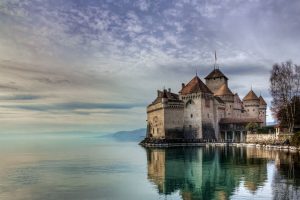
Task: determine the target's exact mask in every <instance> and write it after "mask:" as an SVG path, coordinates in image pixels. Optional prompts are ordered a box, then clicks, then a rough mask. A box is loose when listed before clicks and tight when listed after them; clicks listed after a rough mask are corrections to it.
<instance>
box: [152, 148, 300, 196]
mask: <svg viewBox="0 0 300 200" xmlns="http://www.w3.org/2000/svg"><path fill="white" fill-rule="evenodd" d="M147 162H148V179H149V180H150V181H151V182H152V183H154V184H155V185H156V186H157V189H158V192H159V194H162V195H169V194H172V193H174V192H177V191H179V194H180V196H181V198H182V199H184V200H190V199H229V198H230V196H232V195H233V193H234V192H235V191H236V190H237V188H238V187H239V186H240V185H241V184H242V186H243V187H244V188H245V189H246V190H247V191H248V192H250V193H252V194H255V193H256V192H257V190H258V188H260V187H263V186H264V185H265V184H266V183H267V182H272V183H271V184H272V185H273V186H274V187H273V188H272V190H273V193H274V196H276V197H277V198H280V197H283V196H286V195H288V196H289V195H292V196H291V197H295V195H296V196H297V195H298V194H299V187H298V186H299V184H297V183H299V180H300V167H299V154H291V153H290V154H289V153H282V152H281V153H280V152H279V151H266V150H259V149H256V148H236V147H204V148H197V147H188V148H187V147H185V148H166V149H154V148H149V149H147ZM267 164H269V165H274V166H276V167H275V168H276V173H275V172H274V173H275V175H274V178H272V177H271V179H270V178H269V180H268V167H267V166H268V165H267ZM276 178H277V179H278V183H277V182H274V180H275V181H276ZM273 179H274V180H273ZM282 180H285V181H282ZM289 182H291V184H290V186H291V187H290V188H289V185H288V183H289ZM282 184H284V185H282ZM283 188H284V189H283Z"/></svg>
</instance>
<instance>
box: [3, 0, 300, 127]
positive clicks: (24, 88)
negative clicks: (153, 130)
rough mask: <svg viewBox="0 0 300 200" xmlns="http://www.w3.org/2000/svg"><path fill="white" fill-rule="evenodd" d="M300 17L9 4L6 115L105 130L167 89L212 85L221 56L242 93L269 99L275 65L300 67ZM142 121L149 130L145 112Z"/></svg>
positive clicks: (160, 7) (243, 5)
mask: <svg viewBox="0 0 300 200" xmlns="http://www.w3.org/2000/svg"><path fill="white" fill-rule="evenodd" d="M299 8H300V3H299V1H296V0H291V1H289V3H286V1H284V0H278V1H276V2H274V1H253V0H246V1H223V0H214V1H202V0H198V1H194V0H185V1H173V0H170V1H148V0H135V1H130V2H129V1H127V0H125V1H118V2H116V1H110V0H107V1H101V2H100V1H72V0H65V1H50V0H33V1H29V0H25V1H19V0H13V1H7V0H4V1H1V2H0V18H1V20H0V73H1V80H0V90H1V92H2V94H1V95H2V97H3V98H4V99H2V100H1V103H2V109H3V110H1V111H3V112H6V113H7V112H9V111H8V110H7V109H8V108H11V109H13V106H16V107H15V108H16V109H18V110H17V111H16V113H18V114H15V118H18V117H19V118H20V119H22V120H24V118H25V117H24V116H27V117H28V118H30V117H32V121H34V118H35V120H36V121H38V120H39V119H40V116H38V115H36V113H34V111H44V112H43V114H45V113H47V112H48V111H49V117H48V118H47V116H46V115H43V117H44V118H47V119H49V120H50V119H51V120H53V118H54V117H53V115H51V113H50V111H51V112H52V113H53V112H57V110H60V109H61V110H64V114H65V115H66V116H68V117H69V116H73V115H76V117H79V116H78V115H81V117H82V118H76V117H74V116H73V117H74V119H73V118H72V120H74V121H76V120H78V123H83V122H85V123H86V121H87V120H84V119H88V120H89V122H90V123H95V124H97V123H98V121H99V120H100V121H105V120H104V117H103V116H104V115H106V114H107V113H101V112H102V111H99V113H96V110H97V109H104V110H109V109H115V110H123V111H125V110H127V109H135V108H137V107H135V106H134V105H131V104H132V102H134V103H133V104H135V103H136V102H143V103H141V105H142V104H146V103H144V102H151V101H152V100H153V98H154V96H155V91H156V89H158V88H162V87H163V86H165V87H171V88H172V89H173V91H177V90H179V88H180V84H181V82H187V81H189V80H190V79H191V78H192V77H193V76H194V75H195V71H196V69H198V74H200V75H201V77H205V76H206V75H207V74H208V73H209V72H210V70H211V69H212V66H213V63H214V55H213V52H214V50H217V55H218V64H219V66H220V68H221V70H222V71H223V72H224V73H225V74H226V75H227V76H228V77H229V78H230V82H229V84H230V87H231V88H233V89H234V90H235V92H238V93H239V94H241V95H244V94H245V93H246V92H247V90H248V88H249V87H250V85H251V84H253V87H254V88H257V90H259V91H263V94H264V95H266V97H269V94H268V92H267V90H268V89H267V88H268V78H267V77H268V76H269V70H270V69H271V66H272V64H273V63H274V62H282V61H285V60H288V59H291V60H293V61H294V62H295V63H300V60H299V59H300V58H299V56H298V55H299V45H300V37H299V35H300V34H299V32H300V25H299V24H300V23H299V21H300V17H299V16H300V9H299ZM22 95H25V96H22ZM5 98H6V99H5ZM14 98H15V99H14ZM31 98H32V99H31ZM14 100H15V101H24V104H21V103H20V102H19V104H13V103H12V101H14ZM30 101H34V104H30V103H29V102H30ZM78 102H79V103H78ZM105 102H113V104H112V105H109V104H106V103H105ZM119 102H122V103H121V104H119ZM15 103H16V102H15ZM114 103H116V105H115V104H114ZM12 104H13V105H12ZM3 106H4V107H3ZM5 106H6V107H5ZM7 106H8V107H7ZM18 106H19V107H18ZM118 106H119V108H118ZM131 106H132V107H131ZM105 107H106V108H105ZM138 108H141V107H139V106H138ZM14 111H15V110H14ZM97 112H98V111H97ZM60 114H62V113H60ZM114 114H116V116H117V115H118V113H114ZM95 115H97V117H99V118H96V117H95ZM137 115H138V117H139V123H140V124H143V123H144V121H143V120H142V119H145V118H146V114H145V112H144V110H143V112H140V113H138V114H137ZM92 116H93V117H95V118H92ZM84 117H86V118H84ZM90 117H91V118H90ZM105 117H107V116H105ZM70 118H71V117H70ZM2 120H4V119H2ZM70 120H71V119H70ZM72 120H71V121H72ZM118 121H120V119H118V120H117V119H116V120H115V121H114V119H113V118H112V119H111V121H110V122H107V123H108V124H107V125H106V126H105V127H108V126H110V125H109V123H117V122H118ZM20 123H21V122H20ZM128 123H130V122H128ZM124 124H125V122H124ZM124 124H122V125H124ZM114 126H115V124H114ZM136 126H137V127H133V128H138V126H139V125H138V124H137V125H136Z"/></svg>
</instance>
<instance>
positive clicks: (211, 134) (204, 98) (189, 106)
mask: <svg viewBox="0 0 300 200" xmlns="http://www.w3.org/2000/svg"><path fill="white" fill-rule="evenodd" d="M179 94H180V96H179V98H180V99H181V100H182V101H183V102H184V120H183V124H184V128H183V129H184V135H185V138H196V139H215V138H216V136H215V130H214V126H215V124H214V117H215V116H214V112H213V106H214V104H213V103H214V102H213V100H214V96H213V93H212V92H211V91H210V90H209V88H208V87H207V86H206V85H205V84H204V83H203V82H202V81H201V80H200V78H199V77H198V76H197V75H196V76H195V77H194V78H193V79H192V80H191V81H190V82H189V83H188V84H186V85H185V84H182V89H181V90H180V91H179Z"/></svg>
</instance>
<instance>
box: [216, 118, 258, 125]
mask: <svg viewBox="0 0 300 200" xmlns="http://www.w3.org/2000/svg"><path fill="white" fill-rule="evenodd" d="M250 122H254V123H263V122H262V121H261V120H260V119H258V118H221V119H220V122H219V123H220V124H246V123H250Z"/></svg>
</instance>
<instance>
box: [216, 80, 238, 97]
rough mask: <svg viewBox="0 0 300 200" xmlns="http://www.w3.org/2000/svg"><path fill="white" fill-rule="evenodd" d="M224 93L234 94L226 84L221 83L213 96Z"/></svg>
mask: <svg viewBox="0 0 300 200" xmlns="http://www.w3.org/2000/svg"><path fill="white" fill-rule="evenodd" d="M224 95H232V96H233V95H234V94H233V93H232V92H231V90H230V89H229V88H228V86H227V84H225V83H224V84H223V85H221V87H220V88H219V89H218V90H217V91H216V93H215V96H224Z"/></svg>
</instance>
